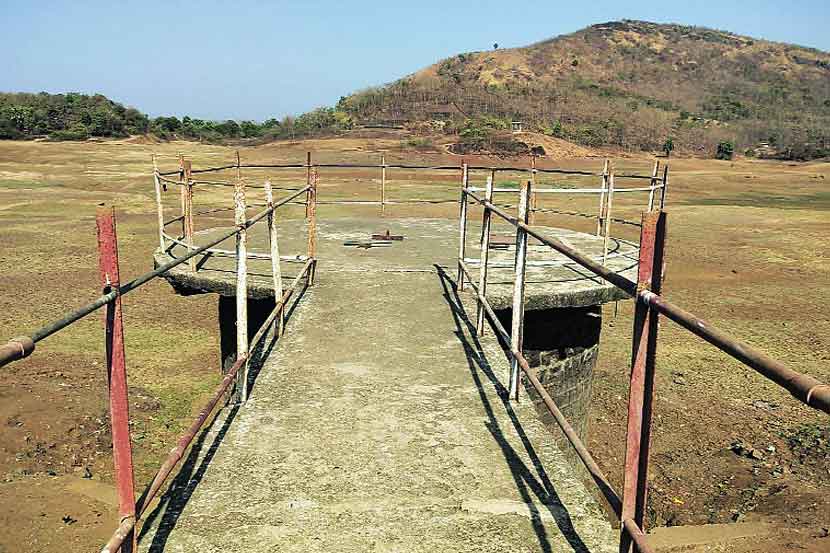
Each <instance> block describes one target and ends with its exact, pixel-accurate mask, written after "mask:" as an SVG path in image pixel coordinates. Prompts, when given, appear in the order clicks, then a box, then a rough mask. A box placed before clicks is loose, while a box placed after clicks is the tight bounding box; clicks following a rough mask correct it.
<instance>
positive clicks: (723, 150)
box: [715, 140, 735, 159]
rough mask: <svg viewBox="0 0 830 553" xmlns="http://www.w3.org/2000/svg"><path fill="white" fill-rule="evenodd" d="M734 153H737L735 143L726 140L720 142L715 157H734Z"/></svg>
mask: <svg viewBox="0 0 830 553" xmlns="http://www.w3.org/2000/svg"><path fill="white" fill-rule="evenodd" d="M733 155H735V145H734V144H732V143H731V142H728V141H726V140H723V141H721V142H718V149H717V151H716V152H715V157H716V158H717V159H732V156H733Z"/></svg>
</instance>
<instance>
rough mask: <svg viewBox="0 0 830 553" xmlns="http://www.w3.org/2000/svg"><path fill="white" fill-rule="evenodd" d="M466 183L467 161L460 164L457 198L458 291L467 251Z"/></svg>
mask: <svg viewBox="0 0 830 553" xmlns="http://www.w3.org/2000/svg"><path fill="white" fill-rule="evenodd" d="M468 184H469V174H468V171H467V163H466V162H464V163H463V164H462V165H461V199H460V200H459V202H460V213H459V215H458V231H459V238H458V279H457V280H456V282H457V283H458V290H459V291H463V290H464V269H462V268H461V264H462V263H463V262H464V256H465V255H466V253H467V194H466V193H465V192H464V191H465V190H467V185H468Z"/></svg>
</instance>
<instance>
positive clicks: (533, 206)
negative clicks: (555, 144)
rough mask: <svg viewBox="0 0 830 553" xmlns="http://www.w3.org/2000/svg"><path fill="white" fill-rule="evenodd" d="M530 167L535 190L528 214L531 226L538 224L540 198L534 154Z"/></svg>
mask: <svg viewBox="0 0 830 553" xmlns="http://www.w3.org/2000/svg"><path fill="white" fill-rule="evenodd" d="M530 161H531V165H530V183H531V187H532V189H533V196H531V198H530V209H529V212H528V221H529V222H530V224H531V225H533V224H535V223H536V208H537V207H538V203H539V198H538V197H537V195H536V154H532V155H531V158H530Z"/></svg>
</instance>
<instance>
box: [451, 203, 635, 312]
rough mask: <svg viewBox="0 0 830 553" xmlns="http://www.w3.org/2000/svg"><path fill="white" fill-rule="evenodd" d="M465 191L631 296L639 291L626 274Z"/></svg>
mask: <svg viewBox="0 0 830 553" xmlns="http://www.w3.org/2000/svg"><path fill="white" fill-rule="evenodd" d="M465 193H466V194H467V195H468V196H470V197H471V198H473V199H474V200H475V201H477V202H478V203H480V204H481V205H483V206H485V207H486V208H487V209H489V210H490V211H492V212H493V213H495V214H496V215H498V216H499V217H501V218H502V219H504V220H505V221H507V222H508V223H510V224H512V225H513V226H514V227H520V228H522V229H523V230H524V231H525V232H527V233H528V234H529V235H530V236H533V237H534V238H536V239H537V240H539V241H540V242H541V243H543V244H545V245H546V246H549V247H551V248H553V249H554V250H556V251H558V252H559V253H561V254H563V255H565V256H566V257H568V258H570V259H572V260H574V261H576V262H577V263H578V264H580V265H582V266H583V267H585V268H586V269H588V270H590V271H592V272H593V273H594V274H596V275H599V276H601V277H602V278H604V279H605V280H607V281H608V282H610V283H611V284H613V285H614V286H616V287H617V288H619V289H620V290H622V291H623V292H625V293H626V294H628V295H629V296H632V297H633V296H634V295H635V294H636V293H637V283H635V282H633V281H631V280H629V279H627V278H625V277H624V276H622V275H620V274H618V273H616V272H614V271H613V270H612V269H609V268H608V267H606V266H604V265H602V264H601V263H597V262H596V261H594V260H593V259H591V258H589V257H586V256H585V255H583V254H581V253H579V251H578V250H576V249H574V248H572V247H570V246H568V245H566V244H565V243H563V242H562V241H560V240H557V239H555V238H548V237H547V236H545V235H543V234H541V233H539V231H538V230H536V229H534V228H533V227H531V226H530V225H526V224H524V223H522V222H521V221H519V220H518V219H517V218H516V217H513V216H512V215H510V214H508V213H505V212H504V211H502V210H501V209H499V208H498V207H496V206H495V205H493V204H492V203H491V202H488V201H486V200H484V199H483V198H480V197H478V196H477V195H476V194H474V193H473V192H470V191H468V190H465Z"/></svg>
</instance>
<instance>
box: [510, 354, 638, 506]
mask: <svg viewBox="0 0 830 553" xmlns="http://www.w3.org/2000/svg"><path fill="white" fill-rule="evenodd" d="M511 355H512V356H513V358H514V359H515V360H516V361H517V362H518V363H519V367H521V369H522V372H524V373H525V376H526V377H527V379H528V381H529V382H530V384H531V385H532V386H533V388H534V389H535V390H536V393H538V394H539V397H541V398H542V401H543V402H544V404H545V407H547V408H548V411H549V412H550V414H551V415H553V418H554V419H555V420H556V423H557V424H558V425H559V428H561V429H562V432H564V433H565V436H566V437H567V438H568V441H570V442H571V445H572V446H573V448H574V451H576V454H577V455H578V456H579V459H580V460H581V461H582V464H583V465H585V468H586V469H587V470H588V472H589V473H590V475H591V478H593V480H594V482H595V483H596V485H597V488H599V491H600V493H602V495H603V497H604V498H605V500H606V501H607V502H608V505H609V506H610V507H611V509H612V510H613V511H614V514H616V515H617V518H619V516H620V513H621V512H622V501H621V499H620V495H619V494H618V493H617V492H616V491H615V490H614V487H613V486H612V485H611V482H609V481H608V478H607V477H606V476H605V474H604V473H603V472H602V469H601V468H599V465H597V462H596V461H594V458H593V457H592V456H591V452H590V451H588V448H587V447H585V444H584V443H582V440H581V439H580V438H579V436H578V435H577V433H576V431H575V430H574V429H573V427H572V426H571V424H570V423H569V422H568V419H566V418H565V415H563V414H562V411H560V410H559V407H557V405H556V402H555V401H553V398H552V397H550V394H549V393H548V391H547V390H545V387H544V386H542V383H541V382H539V379H538V378H536V375H535V374H533V371H531V370H530V365H528V363H527V359H525V356H524V355H523V354H522V353H521V352H519V351H512V352H511Z"/></svg>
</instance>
